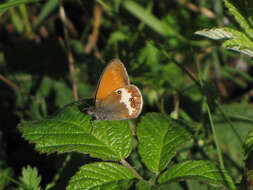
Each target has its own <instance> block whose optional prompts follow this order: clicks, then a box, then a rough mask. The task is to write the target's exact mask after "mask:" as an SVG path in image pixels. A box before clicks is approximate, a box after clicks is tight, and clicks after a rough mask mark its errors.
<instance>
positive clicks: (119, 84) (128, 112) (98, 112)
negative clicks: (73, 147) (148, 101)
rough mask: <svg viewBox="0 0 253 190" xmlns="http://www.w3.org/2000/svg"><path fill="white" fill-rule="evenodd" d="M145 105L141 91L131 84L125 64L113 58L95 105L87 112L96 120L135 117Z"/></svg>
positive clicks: (98, 87)
mask: <svg viewBox="0 0 253 190" xmlns="http://www.w3.org/2000/svg"><path fill="white" fill-rule="evenodd" d="M142 106H143V98H142V95H141V91H140V90H139V89H138V87H137V86H135V85H133V84H130V81H129V77H128V74H127V71H126V68H125V66H124V64H123V63H122V62H121V61H120V60H112V61H110V63H109V64H108V65H107V66H106V68H105V69H104V71H103V73H102V75H101V77H100V80H99V83H98V85H97V89H96V93H95V106H92V107H89V108H88V110H87V113H88V114H89V115H91V116H94V117H95V118H96V120H123V119H133V118H136V117H138V116H139V115H140V113H141V110H142Z"/></svg>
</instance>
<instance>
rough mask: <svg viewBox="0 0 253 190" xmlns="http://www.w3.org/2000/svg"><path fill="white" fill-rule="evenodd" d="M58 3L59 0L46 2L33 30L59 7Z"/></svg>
mask: <svg viewBox="0 0 253 190" xmlns="http://www.w3.org/2000/svg"><path fill="white" fill-rule="evenodd" d="M59 3H60V1H59V0H50V1H47V2H46V4H45V5H44V6H43V8H42V10H41V11H40V13H39V15H38V18H37V20H36V23H35V25H34V29H36V28H37V27H38V26H39V25H40V24H41V23H42V22H43V21H44V20H45V19H46V18H47V17H48V16H49V15H50V14H51V13H52V12H53V11H54V10H55V9H56V8H57V7H58V6H59Z"/></svg>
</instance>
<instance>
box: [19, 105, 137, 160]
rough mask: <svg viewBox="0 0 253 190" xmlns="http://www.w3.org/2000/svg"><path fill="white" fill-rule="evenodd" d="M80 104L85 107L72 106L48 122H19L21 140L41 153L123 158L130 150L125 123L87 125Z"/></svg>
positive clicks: (126, 124)
mask: <svg viewBox="0 0 253 190" xmlns="http://www.w3.org/2000/svg"><path fill="white" fill-rule="evenodd" d="M84 104H85V106H86V105H87V104H89V103H87V101H79V102H75V103H73V104H70V105H68V106H66V107H65V108H63V109H62V110H60V111H59V112H58V113H57V114H56V115H54V116H53V117H50V118H48V119H43V120H40V121H30V122H22V123H21V124H19V128H20V130H21V131H22V133H23V137H24V138H25V139H26V140H28V141H29V142H31V143H35V148H36V149H37V150H38V151H40V152H42V153H52V152H58V153H62V152H66V151H78V152H81V153H86V154H90V155H91V156H93V157H98V158H101V159H104V160H121V159H124V158H126V157H127V156H128V155H129V154H130V152H131V150H132V135H131V134H132V133H131V129H130V128H129V125H128V122H127V121H91V117H90V116H89V115H87V114H86V113H84V112H82V111H80V106H83V105H84ZM82 109H83V108H82Z"/></svg>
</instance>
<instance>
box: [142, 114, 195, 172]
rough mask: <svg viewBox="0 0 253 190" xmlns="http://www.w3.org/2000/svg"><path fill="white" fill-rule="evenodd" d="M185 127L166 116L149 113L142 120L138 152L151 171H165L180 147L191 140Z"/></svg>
mask: <svg viewBox="0 0 253 190" xmlns="http://www.w3.org/2000/svg"><path fill="white" fill-rule="evenodd" d="M184 127H185V126H184V125H182V124H181V123H179V122H177V121H175V120H172V119H171V118H170V117H169V116H167V115H165V114H158V113H149V114H147V115H146V116H145V117H143V118H142V120H141V122H140V123H139V124H138V126H137V138H138V140H139V144H138V151H139V154H140V156H141V159H142V161H143V162H144V164H145V165H146V166H147V167H148V168H149V169H150V170H151V171H153V172H160V171H162V170H163V169H165V167H166V166H167V164H168V163H169V162H170V160H171V158H172V157H173V156H175V154H176V151H177V149H178V147H179V146H181V145H182V144H183V143H185V142H186V141H188V140H189V139H190V135H189V133H188V132H187V131H186V130H185V128H184Z"/></svg>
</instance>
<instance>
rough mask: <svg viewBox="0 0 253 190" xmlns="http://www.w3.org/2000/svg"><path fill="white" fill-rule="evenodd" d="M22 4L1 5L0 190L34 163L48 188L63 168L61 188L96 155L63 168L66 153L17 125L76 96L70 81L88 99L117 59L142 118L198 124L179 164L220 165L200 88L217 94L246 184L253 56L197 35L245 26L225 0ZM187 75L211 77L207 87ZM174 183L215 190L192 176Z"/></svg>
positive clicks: (218, 116) (227, 153) (228, 161)
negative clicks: (39, 143)
mask: <svg viewBox="0 0 253 190" xmlns="http://www.w3.org/2000/svg"><path fill="white" fill-rule="evenodd" d="M20 2H21V1H20V0H19V1H18V0H16V1H4V2H1V3H2V4H0V15H1V16H0V181H1V179H2V182H3V183H2V185H0V189H14V188H15V187H17V186H18V185H17V183H16V182H15V181H17V180H18V178H19V176H21V169H22V167H25V166H27V165H31V166H33V167H36V168H37V169H38V173H39V175H40V176H41V186H42V187H45V186H46V184H48V183H50V182H51V181H52V180H53V179H54V176H55V175H56V174H59V173H60V177H59V179H57V182H56V187H55V189H63V188H64V187H65V186H66V184H67V181H68V179H69V178H70V177H71V176H72V175H73V174H74V173H75V172H76V171H77V169H78V167H79V166H80V165H83V164H84V163H89V162H91V161H94V159H92V158H89V157H87V156H84V155H79V154H75V153H73V154H72V157H71V161H70V162H69V163H68V164H67V166H66V167H64V168H63V171H61V172H59V168H61V167H62V164H63V163H64V160H65V157H66V155H60V156H59V155H56V154H54V155H49V156H47V155H40V154H39V153H38V152H36V151H35V150H34V148H33V147H34V146H33V145H30V144H28V143H27V142H26V141H25V140H23V139H22V136H21V134H20V132H19V131H18V129H17V124H18V123H19V122H20V121H22V120H39V119H42V118H44V117H47V116H49V115H51V114H53V113H54V112H56V111H57V110H59V109H60V108H61V107H63V106H64V105H66V104H69V103H71V102H73V101H75V100H77V99H76V98H74V93H73V85H74V86H76V88H77V91H76V93H77V94H78V97H79V99H83V98H90V97H91V96H92V94H93V92H94V90H95V88H96V85H97V81H98V80H99V76H100V74H101V72H102V70H103V68H104V67H105V65H106V64H107V63H108V62H109V61H110V60H111V59H114V58H118V59H120V60H121V61H122V62H123V63H124V64H125V66H126V68H127V71H128V74H129V76H130V80H131V83H133V84H135V85H137V86H138V87H139V88H140V89H141V91H142V94H143V97H144V108H143V112H142V114H143V115H144V114H145V113H147V112H162V113H167V114H171V115H172V116H173V117H175V118H180V119H182V120H184V121H185V122H187V123H189V124H190V125H191V126H192V130H193V131H194V138H193V141H192V142H191V143H190V144H188V145H187V146H186V147H185V149H184V150H183V151H181V152H180V154H179V155H178V157H177V160H175V161H180V160H183V159H186V158H191V159H210V160H216V161H217V154H216V149H215V146H214V142H213V137H212V134H211V129H210V126H209V120H208V117H207V108H206V107H205V105H204V103H203V99H204V96H203V94H207V95H208V96H209V97H210V98H211V100H212V99H215V100H217V101H218V102H219V105H220V107H219V109H217V107H216V106H215V105H214V106H213V108H212V112H213V114H214V119H215V126H216V130H217V135H218V139H219V141H220V142H221V143H222V147H221V148H222V151H223V153H224V160H225V166H226V168H227V169H228V171H229V174H230V175H231V176H232V177H233V179H234V180H235V182H238V183H239V182H240V180H241V177H242V175H243V171H244V162H243V160H244V157H243V154H242V140H243V139H244V138H245V137H246V135H247V133H248V130H249V129H250V128H251V127H252V122H253V120H252V116H253V107H252V100H253V99H252V96H253V91H252V87H253V77H252V63H253V61H252V59H250V58H249V57H246V56H243V55H241V54H239V53H236V52H232V51H229V50H225V49H223V48H222V47H221V46H220V44H221V42H218V41H212V40H209V39H207V38H204V37H200V36H197V35H195V34H194V32H195V31H197V30H202V29H204V28H213V27H219V26H228V27H231V28H238V24H237V23H236V22H234V18H233V17H232V16H231V15H230V14H229V13H228V11H227V9H226V8H225V7H224V3H223V2H222V1H221V0H216V1H212V0H194V1H189V0H173V1H167V0H159V1H156V0H149V1H146V0H135V1H123V0H108V1H100V0H99V1H84V0H77V1H67V0H66V1H58V0H50V1H35V0H30V1H28V0H27V1H26V2H30V3H29V4H22V3H20ZM12 3H16V6H13V5H12ZM1 5H2V6H1ZM3 5H4V6H3ZM71 58H73V61H71V60H72V59H71ZM72 66H74V71H71V69H70V68H71V67H72ZM189 73H190V74H191V75H192V76H193V77H194V78H195V79H196V80H199V79H201V80H203V81H204V83H205V84H206V86H207V88H206V91H204V92H203V91H202V90H201V89H200V88H199V86H198V85H197V84H196V83H195V82H194V81H193V80H192V79H191V78H190V77H189ZM221 110H223V112H222V111H221ZM224 113H225V115H226V117H227V118H228V119H229V120H230V121H232V123H233V125H234V127H235V130H237V132H238V134H239V136H237V135H236V133H235V132H234V131H233V130H232V129H231V126H230V123H229V122H228V120H226V119H225V118H226V117H224ZM137 121H138V119H137ZM134 122H136V121H134ZM134 122H133V123H134ZM135 156H136V153H133V155H132V157H131V159H132V160H134V157H135ZM6 176H7V177H6ZM174 186H175V187H174V188H175V189H187V188H188V189H208V188H210V187H207V186H206V185H203V184H200V183H197V182H192V181H189V182H183V183H178V184H174ZM186 187H187V188H186ZM172 189H173V188H172Z"/></svg>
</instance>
